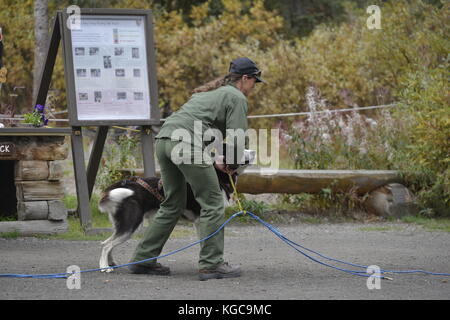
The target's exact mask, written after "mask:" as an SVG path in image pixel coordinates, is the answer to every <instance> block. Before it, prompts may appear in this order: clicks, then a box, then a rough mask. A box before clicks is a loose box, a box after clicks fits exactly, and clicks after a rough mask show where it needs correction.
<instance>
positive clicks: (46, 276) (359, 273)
mask: <svg viewBox="0 0 450 320" xmlns="http://www.w3.org/2000/svg"><path fill="white" fill-rule="evenodd" d="M243 214H248V215H249V216H250V217H251V218H253V219H254V220H256V221H258V222H259V223H261V224H262V225H263V226H265V227H266V228H267V229H269V230H270V231H271V232H272V233H274V234H275V235H276V236H277V237H278V238H279V239H280V240H282V241H283V242H284V243H286V244H287V245H289V246H290V247H291V248H293V249H294V250H296V251H297V252H299V253H301V254H302V255H303V256H305V257H306V258H308V259H310V260H312V261H314V262H317V263H319V264H321V265H323V266H326V267H329V268H333V269H335V270H339V271H342V272H346V273H349V274H352V275H355V276H360V277H377V278H381V279H389V280H392V279H390V278H388V277H386V276H383V275H379V276H378V275H369V274H367V272H366V271H365V270H367V268H368V266H366V265H361V264H355V263H350V262H346V261H343V260H338V259H334V258H330V257H328V256H326V255H324V254H321V253H319V252H317V251H314V250H311V249H308V248H306V247H304V246H302V245H300V244H298V243H296V242H294V241H292V240H290V239H288V238H287V237H285V236H284V235H283V234H282V233H281V232H280V231H278V230H277V229H276V228H275V227H274V226H272V225H271V224H269V223H267V222H266V221H264V220H262V219H261V218H260V217H258V216H256V215H255V214H253V213H252V212H250V211H239V212H237V213H235V214H233V215H232V216H231V217H230V218H228V219H227V220H226V221H225V222H224V223H223V224H222V225H221V226H220V227H219V228H218V229H217V230H216V231H214V232H213V233H211V234H210V235H209V236H207V237H205V238H203V239H200V240H197V241H195V242H193V243H191V244H189V245H187V246H184V247H182V248H179V249H176V250H173V251H170V252H168V253H166V254H163V255H160V256H158V257H153V258H148V259H144V260H140V261H135V262H130V263H125V264H121V265H117V266H111V267H108V269H117V268H122V267H126V266H130V265H134V264H139V263H143V262H148V261H152V260H156V259H160V258H165V257H168V256H171V255H173V254H176V253H178V252H181V251H184V250H186V249H188V248H190V247H193V246H195V245H197V244H199V243H201V242H204V241H206V240H208V239H209V238H212V237H214V236H215V235H216V234H217V233H218V232H219V231H220V230H222V229H223V228H224V227H225V226H226V225H227V224H228V223H229V222H230V221H231V220H233V219H234V218H236V217H237V216H240V215H243ZM301 249H303V250H306V251H308V252H311V253H313V254H315V255H317V256H319V257H321V258H323V259H326V260H329V261H334V262H337V263H341V264H345V265H349V266H352V267H356V268H360V269H364V271H363V270H354V269H344V268H340V267H336V266H334V265H331V264H328V263H325V262H323V261H320V260H319V259H317V258H314V257H312V256H310V255H308V254H307V253H305V252H304V251H302V250H301ZM102 270H104V268H95V269H87V270H82V271H80V272H79V273H86V272H94V271H102ZM380 273H381V274H385V273H399V274H400V273H422V274H428V275H435V276H450V273H441V272H430V271H425V270H400V271H398V270H384V269H380ZM73 274H74V273H67V272H65V273H50V274H12V273H3V274H0V278H33V279H54V278H64V279H65V278H67V277H69V276H71V275H73Z"/></svg>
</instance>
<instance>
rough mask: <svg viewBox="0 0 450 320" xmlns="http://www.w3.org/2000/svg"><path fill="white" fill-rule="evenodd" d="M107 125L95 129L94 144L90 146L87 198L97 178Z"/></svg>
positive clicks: (90, 194) (106, 134)
mask: <svg viewBox="0 0 450 320" xmlns="http://www.w3.org/2000/svg"><path fill="white" fill-rule="evenodd" d="M108 129H109V127H107V126H101V127H99V128H98V130H97V135H96V136H95V141H94V145H93V146H92V151H91V155H90V157H89V164H88V167H87V183H88V192H89V199H90V198H91V196H92V190H94V185H95V179H96V178H97V172H98V167H99V165H100V160H101V159H102V153H103V148H104V146H105V141H106V137H107V136H108Z"/></svg>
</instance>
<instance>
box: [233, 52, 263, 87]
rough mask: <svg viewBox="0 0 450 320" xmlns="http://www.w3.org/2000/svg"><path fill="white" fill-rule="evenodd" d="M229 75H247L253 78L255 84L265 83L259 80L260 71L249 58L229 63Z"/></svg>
mask: <svg viewBox="0 0 450 320" xmlns="http://www.w3.org/2000/svg"><path fill="white" fill-rule="evenodd" d="M228 72H230V73H237V74H247V75H251V76H253V77H255V79H256V82H265V81H264V80H263V79H262V78H261V70H259V69H258V67H257V66H256V63H254V62H253V61H252V60H250V59H249V58H246V57H244V58H237V59H234V60H233V61H231V63H230V69H229V71H228Z"/></svg>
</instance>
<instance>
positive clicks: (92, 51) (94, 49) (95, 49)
mask: <svg viewBox="0 0 450 320" xmlns="http://www.w3.org/2000/svg"><path fill="white" fill-rule="evenodd" d="M99 52H100V48H98V47H91V48H89V55H90V56H96V55H98V53H99Z"/></svg>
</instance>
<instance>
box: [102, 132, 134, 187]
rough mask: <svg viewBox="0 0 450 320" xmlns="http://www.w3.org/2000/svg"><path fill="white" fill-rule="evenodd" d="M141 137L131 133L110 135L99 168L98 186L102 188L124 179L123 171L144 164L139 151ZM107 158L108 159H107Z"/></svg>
mask: <svg viewBox="0 0 450 320" xmlns="http://www.w3.org/2000/svg"><path fill="white" fill-rule="evenodd" d="M138 144H139V137H138V136H135V135H130V134H121V135H119V136H118V138H117V139H114V138H113V137H108V139H107V141H106V146H105V150H104V151H103V152H104V154H105V156H104V157H103V158H102V165H101V167H100V170H99V178H98V179H97V181H96V187H97V188H99V189H100V190H103V189H105V188H106V187H108V186H109V185H111V184H112V183H114V182H117V181H118V180H120V179H122V178H123V176H122V174H123V173H122V171H121V170H123V169H127V168H138V167H141V166H142V163H141V161H142V159H141V158H140V157H139V154H140V152H137V151H138ZM106 159H107V160H106Z"/></svg>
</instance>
